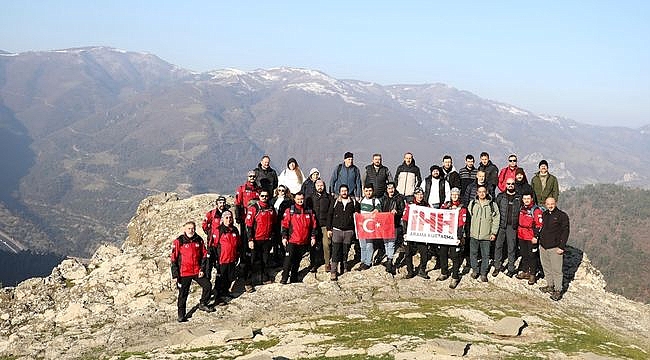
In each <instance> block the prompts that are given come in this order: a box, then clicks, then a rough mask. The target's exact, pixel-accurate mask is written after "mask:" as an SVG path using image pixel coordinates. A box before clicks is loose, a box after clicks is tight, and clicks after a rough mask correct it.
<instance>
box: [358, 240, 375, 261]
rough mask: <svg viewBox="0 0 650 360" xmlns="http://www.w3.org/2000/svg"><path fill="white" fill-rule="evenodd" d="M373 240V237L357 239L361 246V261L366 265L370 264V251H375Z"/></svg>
mask: <svg viewBox="0 0 650 360" xmlns="http://www.w3.org/2000/svg"><path fill="white" fill-rule="evenodd" d="M373 240H374V239H368V240H361V239H359V245H360V246H361V262H362V263H364V264H366V265H368V266H370V265H372V253H373V252H375V245H374V244H373Z"/></svg>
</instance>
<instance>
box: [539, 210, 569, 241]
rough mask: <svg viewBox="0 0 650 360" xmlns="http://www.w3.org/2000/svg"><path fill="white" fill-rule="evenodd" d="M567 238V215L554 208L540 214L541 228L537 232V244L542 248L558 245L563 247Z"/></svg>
mask: <svg viewBox="0 0 650 360" xmlns="http://www.w3.org/2000/svg"><path fill="white" fill-rule="evenodd" d="M568 240H569V215H567V214H566V213H565V212H564V211H562V210H560V209H558V208H555V210H553V212H550V211H548V210H546V211H544V213H543V214H542V230H541V231H540V233H539V244H540V245H541V246H542V247H543V248H544V249H552V248H554V247H558V248H560V249H564V248H565V246H566V243H567V241H568Z"/></svg>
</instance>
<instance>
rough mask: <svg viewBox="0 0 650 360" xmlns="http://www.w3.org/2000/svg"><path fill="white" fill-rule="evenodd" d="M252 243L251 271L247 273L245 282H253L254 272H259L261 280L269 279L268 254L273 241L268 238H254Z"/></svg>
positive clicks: (269, 254)
mask: <svg viewBox="0 0 650 360" xmlns="http://www.w3.org/2000/svg"><path fill="white" fill-rule="evenodd" d="M253 243H254V245H253V254H252V255H253V256H252V259H251V262H252V264H251V266H252V269H253V271H252V272H250V273H249V277H248V281H247V282H246V284H249V285H251V284H252V283H253V276H254V274H259V276H260V278H261V281H262V282H264V281H267V280H269V274H268V273H267V270H268V269H269V268H270V266H269V265H270V262H269V260H270V256H271V248H272V247H273V242H272V241H270V240H255V241H254V242H253Z"/></svg>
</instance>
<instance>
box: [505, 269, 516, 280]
mask: <svg viewBox="0 0 650 360" xmlns="http://www.w3.org/2000/svg"><path fill="white" fill-rule="evenodd" d="M515 274H516V272H515V271H510V270H508V271H507V272H506V276H507V277H509V278H512V277H513V276H515Z"/></svg>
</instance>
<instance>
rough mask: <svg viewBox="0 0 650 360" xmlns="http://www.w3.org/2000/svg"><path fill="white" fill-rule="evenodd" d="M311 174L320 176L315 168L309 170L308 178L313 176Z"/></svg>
mask: <svg viewBox="0 0 650 360" xmlns="http://www.w3.org/2000/svg"><path fill="white" fill-rule="evenodd" d="M313 173H319V174H320V171H318V169H316V168H311V170H309V176H311V174H313Z"/></svg>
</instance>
